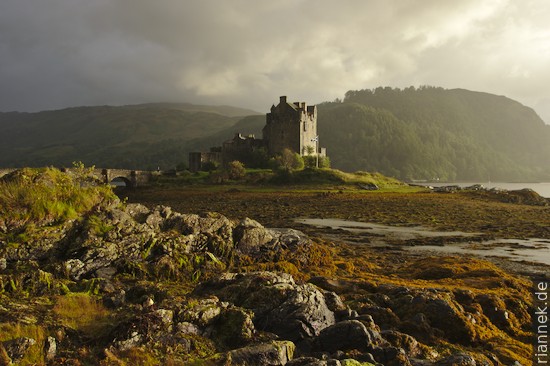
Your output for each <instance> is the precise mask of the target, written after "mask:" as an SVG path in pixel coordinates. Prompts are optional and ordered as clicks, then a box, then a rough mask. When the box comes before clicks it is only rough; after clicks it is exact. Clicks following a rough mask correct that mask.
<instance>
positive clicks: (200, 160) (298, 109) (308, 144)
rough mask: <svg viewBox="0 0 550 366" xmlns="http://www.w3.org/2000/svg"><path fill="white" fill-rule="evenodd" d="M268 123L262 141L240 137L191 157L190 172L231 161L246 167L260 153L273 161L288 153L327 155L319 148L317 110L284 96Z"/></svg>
mask: <svg viewBox="0 0 550 366" xmlns="http://www.w3.org/2000/svg"><path fill="white" fill-rule="evenodd" d="M265 119H266V124H265V126H264V128H263V130H262V134H263V138H262V139H256V138H255V137H254V135H248V136H243V135H242V134H240V133H237V134H235V137H234V138H233V139H231V140H227V141H225V142H224V143H223V144H222V146H215V147H212V148H210V151H209V152H191V153H189V169H190V170H191V171H198V170H201V169H202V168H203V167H204V165H205V164H206V163H214V164H226V163H228V162H230V161H232V160H239V161H241V162H244V163H245V164H246V163H247V160H248V159H249V158H250V156H251V154H252V153H253V152H254V151H258V150H259V149H266V150H267V153H268V155H269V156H270V157H273V156H276V155H279V154H281V153H282V152H283V150H285V149H289V150H291V151H293V152H295V153H298V154H300V155H301V156H307V155H317V156H318V157H325V156H326V155H327V152H326V149H325V148H319V136H318V135H317V106H314V105H312V106H308V105H306V103H305V102H294V103H288V102H287V101H286V96H282V97H281V98H280V101H279V104H278V105H277V106H275V105H273V106H271V112H270V113H267V114H266V118H265Z"/></svg>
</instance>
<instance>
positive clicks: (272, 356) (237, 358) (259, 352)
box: [226, 341, 295, 366]
mask: <svg viewBox="0 0 550 366" xmlns="http://www.w3.org/2000/svg"><path fill="white" fill-rule="evenodd" d="M294 349H295V346H294V343H292V342H290V341H271V342H266V343H260V344H256V345H252V346H247V347H243V348H239V349H236V350H233V351H230V352H229V353H228V357H227V359H228V360H227V361H229V363H226V364H229V365H239V366H258V365H262V366H271V365H273V366H280V365H286V364H287V363H288V361H290V360H291V359H292V357H293V355H294Z"/></svg>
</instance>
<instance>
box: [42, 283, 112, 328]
mask: <svg viewBox="0 0 550 366" xmlns="http://www.w3.org/2000/svg"><path fill="white" fill-rule="evenodd" d="M53 313H54V314H55V315H56V316H57V318H58V319H59V320H60V322H61V324H63V325H65V326H67V327H70V328H72V329H75V330H79V331H81V332H83V333H84V334H86V335H87V336H89V337H92V338H95V337H98V336H101V335H102V334H103V333H104V332H105V331H106V330H108V329H109V328H110V326H111V324H110V320H111V312H110V311H109V310H108V309H106V308H105V307H104V306H103V305H102V304H101V302H99V301H98V300H96V299H95V298H94V297H93V296H91V295H89V294H88V293H71V294H68V295H64V296H59V297H57V299H56V301H55V305H54V307H53Z"/></svg>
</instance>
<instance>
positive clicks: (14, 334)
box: [0, 323, 46, 365]
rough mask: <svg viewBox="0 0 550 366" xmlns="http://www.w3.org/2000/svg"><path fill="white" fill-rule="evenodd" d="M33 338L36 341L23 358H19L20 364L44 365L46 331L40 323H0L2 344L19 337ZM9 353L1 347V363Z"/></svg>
mask: <svg viewBox="0 0 550 366" xmlns="http://www.w3.org/2000/svg"><path fill="white" fill-rule="evenodd" d="M22 337H27V338H32V339H34V340H35V341H36V343H35V344H34V345H33V346H31V347H30V348H29V350H28V351H27V352H26V353H25V356H24V357H23V359H21V360H19V362H18V364H20V365H43V364H44V352H43V348H44V341H45V339H46V331H45V330H44V328H43V327H41V326H38V325H26V324H20V323H16V324H13V323H0V344H1V342H4V341H9V340H13V339H17V338H22ZM6 356H7V354H5V350H4V349H3V347H0V364H2V361H4V362H5V361H6V358H5V357H6Z"/></svg>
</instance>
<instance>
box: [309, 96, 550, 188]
mask: <svg viewBox="0 0 550 366" xmlns="http://www.w3.org/2000/svg"><path fill="white" fill-rule="evenodd" d="M319 134H320V136H321V138H322V142H321V144H322V145H323V146H326V147H327V149H328V152H329V155H330V157H331V159H332V162H333V166H334V167H338V168H340V169H343V170H352V171H353V170H370V171H373V170H374V171H380V172H381V173H384V174H387V175H392V176H396V177H399V178H402V179H409V180H410V179H435V178H439V179H442V180H481V181H485V180H493V181H496V180H515V181H521V180H525V179H527V180H541V179H548V178H549V176H550V174H549V173H550V126H548V125H545V124H544V122H543V121H542V120H541V119H540V118H539V117H538V116H537V115H536V113H535V112H534V111H533V110H532V109H530V108H528V107H525V106H523V105H521V104H520V103H518V102H516V101H513V100H511V99H508V98H506V97H502V96H496V95H492V94H487V93H479V92H472V91H467V90H461V89H453V90H445V89H442V88H434V87H423V88H419V89H415V88H412V87H411V88H407V89H404V90H400V89H392V88H377V89H374V90H360V91H349V92H347V93H346V96H345V99H344V101H343V102H333V103H323V104H321V105H320V106H319Z"/></svg>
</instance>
